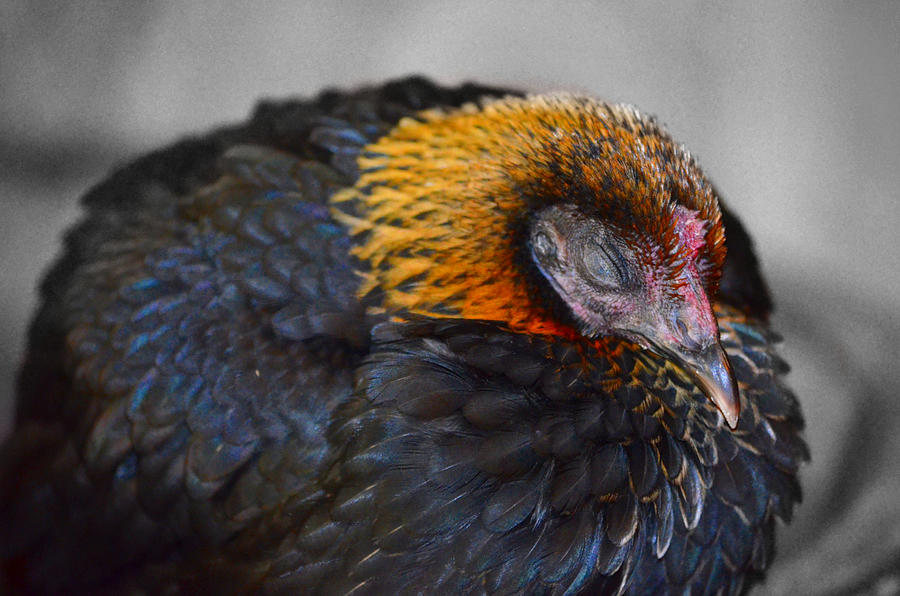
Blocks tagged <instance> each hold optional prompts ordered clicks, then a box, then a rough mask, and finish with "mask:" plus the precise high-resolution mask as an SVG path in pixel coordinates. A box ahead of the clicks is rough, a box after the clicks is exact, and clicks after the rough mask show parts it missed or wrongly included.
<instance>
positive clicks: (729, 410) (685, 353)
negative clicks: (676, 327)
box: [643, 334, 741, 430]
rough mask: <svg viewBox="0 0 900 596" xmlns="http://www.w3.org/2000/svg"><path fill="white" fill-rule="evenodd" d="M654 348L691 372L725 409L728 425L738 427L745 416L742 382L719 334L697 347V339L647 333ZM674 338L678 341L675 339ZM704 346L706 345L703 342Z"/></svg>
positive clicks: (705, 390) (721, 409)
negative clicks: (737, 377) (742, 410)
mask: <svg viewBox="0 0 900 596" xmlns="http://www.w3.org/2000/svg"><path fill="white" fill-rule="evenodd" d="M643 337H644V338H645V339H646V340H648V343H649V346H648V347H650V348H651V349H652V350H654V351H656V352H659V353H660V354H662V355H664V356H666V357H668V358H671V359H672V360H673V361H674V362H675V363H676V364H678V365H679V366H680V367H681V368H683V369H684V370H685V371H687V372H688V373H689V374H690V375H691V377H693V379H694V381H695V382H696V383H697V385H698V386H699V387H700V389H702V390H703V393H705V394H706V396H707V397H708V398H709V399H710V400H711V401H712V403H713V404H715V406H716V407H717V408H718V409H719V411H720V412H722V416H724V417H725V422H726V423H727V424H728V427H729V428H731V429H732V430H734V429H735V428H737V424H738V418H740V415H741V398H740V394H739V393H738V384H737V381H736V380H735V378H734V372H733V371H732V370H731V363H730V362H729V361H728V355H727V354H725V349H724V348H723V347H722V344H721V343H719V340H718V337H715V336H713V337H710V338H709V339H708V340H707V341H706V342H704V343H706V347H705V348H696V349H694V348H693V346H695V345H697V343H696V342H690V344H689V345H691V344H692V345H691V347H688V345H685V344H686V343H688V342H685V341H678V340H675V339H674V338H670V341H660V340H659V339H656V338H653V337H650V336H649V334H644V335H643ZM673 340H674V341H673ZM701 345H702V344H701Z"/></svg>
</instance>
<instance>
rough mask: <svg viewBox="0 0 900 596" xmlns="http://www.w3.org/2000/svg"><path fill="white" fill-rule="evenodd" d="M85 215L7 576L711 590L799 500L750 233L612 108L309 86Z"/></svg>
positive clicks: (17, 581)
mask: <svg viewBox="0 0 900 596" xmlns="http://www.w3.org/2000/svg"><path fill="white" fill-rule="evenodd" d="M491 98H494V99H491ZM85 204H86V207H87V211H88V214H87V217H86V218H85V220H84V221H83V222H82V223H81V224H79V225H78V226H77V227H76V228H75V229H74V230H73V231H72V232H71V233H70V234H69V236H68V238H67V243H66V253H65V255H64V256H63V258H62V260H61V261H60V262H59V263H58V264H57V265H56V266H55V267H54V269H53V270H52V271H51V272H50V274H49V275H48V278H47V280H46V281H45V282H44V285H43V287H42V296H43V304H42V306H41V309H40V311H39V312H38V314H37V316H36V318H35V320H34V323H33V326H32V330H31V335H30V346H29V353H28V357H27V359H26V362H25V365H24V367H23V371H22V375H21V378H20V386H19V402H18V410H17V423H16V424H17V428H16V431H15V433H14V435H13V436H12V437H11V438H10V439H9V440H8V441H7V443H6V445H5V447H4V450H3V455H2V460H0V470H2V476H0V477H2V481H0V521H2V522H3V523H2V524H0V527H2V528H4V529H0V539H2V540H0V543H2V544H3V545H4V546H3V550H2V551H0V554H2V556H3V557H5V558H6V563H5V569H6V573H7V577H8V578H9V579H10V581H11V582H12V583H13V584H14V585H16V586H19V587H21V589H23V590H35V591H48V592H52V591H57V590H61V589H66V590H74V591H79V590H84V591H98V590H105V591H110V592H124V591H134V590H146V591H162V590H168V591H183V592H191V591H194V590H197V589H200V588H204V589H213V590H217V591H222V592H250V591H260V590H262V591H274V592H294V593H328V594H341V593H347V594H349V593H353V594H364V593H518V592H521V593H531V594H544V593H546V594H557V593H558V594H563V593H569V594H571V593H629V594H665V593H672V594H674V593H679V594H680V593H684V592H685V591H689V592H690V593H694V594H715V593H738V592H740V591H741V590H742V589H743V588H745V587H746V586H748V585H750V583H752V581H754V580H756V579H758V578H759V577H761V574H762V572H763V571H764V569H765V567H766V565H767V564H768V561H769V559H770V558H771V556H772V549H773V546H772V545H773V541H774V526H775V520H776V519H781V520H783V521H788V520H789V519H790V517H791V513H792V510H793V507H794V504H795V503H796V502H797V501H798V500H799V498H800V489H799V485H798V483H797V480H796V472H797V469H798V466H799V464H800V463H801V462H802V461H803V460H804V459H806V457H807V451H806V446H805V444H804V442H803V440H802V438H801V436H800V431H801V430H802V418H801V415H800V411H799V406H798V404H797V403H796V400H795V398H794V397H793V395H792V394H791V393H790V392H789V391H788V390H787V389H785V387H784V386H783V384H782V381H781V375H782V374H783V373H784V372H785V371H786V366H785V365H784V363H783V362H782V361H781V360H780V359H779V358H778V356H777V354H776V353H775V343H776V339H775V336H774V334H773V333H772V332H771V331H770V330H769V328H768V324H767V315H768V312H769V309H770V304H769V299H768V293H767V290H766V288H765V285H764V283H763V281H762V279H761V276H760V274H759V270H758V265H757V262H756V259H755V257H754V255H753V251H752V247H751V244H750V241H749V238H748V237H747V235H746V233H745V232H744V231H743V228H742V227H741V226H740V223H739V222H738V221H737V220H736V219H735V218H734V217H733V216H731V215H730V213H728V212H727V211H725V210H724V209H723V208H721V206H720V204H719V202H718V199H717V197H716V193H715V190H714V189H713V188H712V186H711V185H710V184H709V183H708V182H707V181H706V179H705V178H704V177H703V176H702V173H700V171H699V169H698V168H697V167H696V165H695V164H694V162H693V160H692V159H691V158H690V156H689V155H688V154H687V153H686V152H685V151H684V150H683V149H682V148H681V147H680V146H679V145H677V144H676V143H674V141H672V140H671V139H670V138H669V137H668V135H667V134H666V133H665V132H664V131H663V130H662V128H661V127H659V126H658V125H657V124H656V123H655V122H653V121H652V119H649V118H646V117H644V116H642V115H641V114H639V113H638V112H637V111H635V110H633V109H632V108H627V107H622V106H610V105H608V104H604V103H602V102H598V101H596V100H592V99H589V98H581V97H577V96H568V95H553V96H535V97H521V96H518V95H517V94H514V93H510V92H508V91H506V90H501V89H492V88H484V87H477V86H472V85H466V86H462V87H458V88H450V89H445V88H440V87H436V86H433V85H431V84H430V83H428V82H427V81H424V80H421V79H408V80H404V81H397V82H393V83H389V84H387V85H384V86H380V87H373V88H367V89H363V90H360V91H356V92H352V93H338V92H326V93H323V94H322V95H320V96H319V97H318V98H316V99H314V100H310V101H291V102H284V103H264V104H262V105H261V106H260V107H259V108H258V109H257V111H256V113H255V114H254V116H253V118H252V119H251V120H250V121H249V122H248V123H246V124H243V125H240V126H236V127H231V128H226V129H222V130H220V131H217V132H215V133H213V134H211V135H209V136H207V137H204V138H200V139H192V140H187V141H183V142H181V143H179V144H177V145H175V146H174V147H171V148H169V149H166V150H163V151H161V152H158V153H155V154H151V155H150V156H147V157H145V158H142V159H140V160H138V161H137V162H135V163H134V164H132V165H129V166H127V167H125V168H123V169H122V170H120V171H119V172H117V173H116V174H114V175H113V176H112V177H111V178H110V179H109V180H107V181H105V182H103V183H101V184H100V185H99V186H97V187H96V188H94V189H93V190H92V191H91V192H90V193H89V194H88V195H87V198H86V200H85ZM726 248H727V253H726ZM729 427H731V428H729Z"/></svg>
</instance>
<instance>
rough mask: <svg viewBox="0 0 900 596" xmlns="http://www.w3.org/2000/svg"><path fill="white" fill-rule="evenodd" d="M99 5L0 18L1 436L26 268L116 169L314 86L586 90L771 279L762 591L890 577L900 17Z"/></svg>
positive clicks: (41, 263) (39, 260)
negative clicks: (691, 158) (705, 183)
mask: <svg viewBox="0 0 900 596" xmlns="http://www.w3.org/2000/svg"><path fill="white" fill-rule="evenodd" d="M107 6H108V4H107V3H105V2H100V1H93V2H92V1H84V2H79V3H72V4H60V3H51V2H26V1H12V2H10V1H7V2H6V3H5V4H3V5H0V201H2V205H3V217H2V218H0V251H2V257H3V259H2V263H3V265H2V270H0V271H2V284H0V317H2V325H0V333H2V334H3V342H2V344H0V350H2V351H0V356H2V360H0V362H2V365H0V434H4V433H5V432H6V431H7V430H8V428H9V425H10V422H9V416H10V412H11V394H12V393H11V391H12V389H11V388H12V379H13V375H14V371H15V368H16V366H17V364H18V360H19V359H20V357H21V352H22V350H23V348H24V333H25V328H26V324H27V321H28V318H29V316H30V315H29V313H30V311H31V310H32V308H33V301H34V298H35V293H34V288H35V285H36V282H37V280H38V278H39V275H40V272H41V271H42V270H44V268H45V267H46V266H47V264H48V262H49V260H50V259H51V258H52V255H53V254H55V252H56V251H57V250H58V247H59V237H60V233H61V230H63V229H64V227H65V226H68V225H70V224H71V223H72V222H73V221H74V220H75V219H76V217H77V213H78V209H77V206H76V203H75V201H76V199H77V197H78V196H79V195H81V194H82V193H83V192H84V191H85V189H86V188H88V187H89V186H90V185H91V184H92V183H94V182H96V181H97V180H99V179H101V178H102V177H103V176H104V175H106V173H108V171H109V170H110V168H111V167H113V166H114V165H115V164H119V163H122V162H123V161H125V160H128V159H130V158H131V157H134V156H136V155H138V154H140V153H142V152H144V151H146V150H149V149H151V148H154V147H158V146H160V145H163V144H165V143H168V142H171V141H173V140H175V139H177V138H178V137H179V136H181V135H184V134H185V133H190V132H202V131H204V130H206V129H208V128H210V127H211V126H214V125H216V124H220V123H225V122H229V121H235V120H240V119H243V118H245V117H246V115H247V114H248V112H249V111H250V109H251V108H252V106H253V104H254V102H255V101H256V100H257V99H258V98H259V97H262V96H284V95H309V94H312V93H314V92H315V91H317V90H319V89H320V88H322V87H324V86H328V85H340V86H353V85H357V84H360V83H362V82H366V81H379V80H382V79H384V78H387V77H391V76H399V75H404V74H408V73H412V72H420V73H424V74H427V75H429V76H431V77H433V78H435V79H436V80H438V81H440V82H445V83H451V82H458V81H462V80H465V79H475V80H479V81H483V82H489V83H498V84H506V85H513V86H518V87H521V88H525V89H531V90H538V91H540V90H550V89H566V90H575V91H583V92H588V93H591V94H594V95H598V96H601V97H603V98H606V99H609V100H613V101H624V102H629V103H633V104H636V105H637V106H639V107H640V108H641V109H642V110H643V111H647V112H650V113H654V114H657V115H658V116H659V118H660V120H662V121H663V122H664V123H666V124H667V125H668V127H669V128H670V130H671V131H672V132H673V134H674V135H675V136H676V138H678V139H679V140H681V141H682V142H684V143H685V144H686V146H687V147H688V148H689V149H690V150H691V151H692V152H693V153H694V155H696V156H697V157H698V159H699V161H700V163H701V164H702V166H703V167H704V169H705V171H706V172H707V174H708V175H709V176H710V177H711V178H712V179H713V180H714V181H715V182H716V184H717V185H718V187H719V188H720V189H721V191H722V192H723V194H724V196H725V197H726V198H727V200H728V201H729V203H730V204H731V205H732V206H733V207H734V209H735V210H736V211H737V212H738V213H739V214H740V215H741V217H742V218H743V220H744V222H745V223H746V225H747V227H748V228H749V230H750V231H751V232H752V233H753V235H754V237H755V238H756V240H757V245H758V248H759V253H760V256H761V259H762V262H763V265H764V268H765V270H766V271H767V273H769V276H770V279H771V281H772V289H773V291H774V294H775V298H776V300H777V301H778V303H779V304H780V306H781V308H780V310H779V313H778V316H777V317H776V319H775V323H776V325H777V327H778V328H779V329H780V330H781V331H782V332H783V334H784V335H785V337H786V344H785V353H786V355H787V356H788V359H789V360H790V361H791V363H792V364H793V366H794V373H793V374H792V375H791V377H790V381H791V384H792V386H793V387H794V388H795V389H796V391H797V393H798V394H799V395H800V398H801V400H802V402H803V404H804V409H805V412H806V415H807V420H808V427H809V430H808V435H807V436H808V438H809V441H810V444H811V447H812V452H813V458H814V459H813V463H812V465H810V466H809V467H808V468H807V469H806V470H805V471H804V473H803V481H804V485H805V488H806V494H807V500H806V503H805V504H804V506H803V507H802V509H801V512H800V515H799V517H798V520H797V521H796V522H795V523H794V524H793V525H792V526H791V527H790V529H789V530H788V531H786V532H783V535H784V540H785V546H784V547H783V548H782V551H783V556H782V558H781V560H780V562H779V563H780V565H779V567H778V569H776V571H775V573H774V574H773V576H772V578H771V582H770V583H769V585H768V587H767V589H766V590H765V592H766V593H769V592H770V591H771V592H772V593H789V592H793V593H794V594H797V593H801V594H802V593H822V592H823V591H827V590H830V589H836V590H840V587H841V586H842V585H849V582H851V580H852V578H853V577H856V576H859V577H862V576H863V575H864V574H865V572H866V570H867V569H869V568H872V569H874V568H877V567H879V566H884V565H887V564H888V563H886V561H888V560H890V558H891V557H893V558H894V560H895V561H898V562H900V523H898V522H897V519H898V518H900V511H898V509H900V506H898V501H900V499H898V496H897V495H898V494H900V467H898V462H897V461H895V459H896V455H897V454H898V453H900V444H898V442H900V440H898V434H900V433H898V432H897V430H896V429H897V428H900V415H898V414H897V412H898V410H900V402H898V398H897V395H896V394H897V391H898V389H900V372H898V366H897V364H896V359H897V354H898V352H900V332H898V329H900V291H898V290H900V265H898V262H900V243H898V241H897V228H898V225H900V200H898V199H900V191H898V189H900V117H898V114H897V108H898V106H900V2H880V3H879V2H866V3H849V2H848V3H809V4H800V3H785V2H753V3H734V4H731V5H727V6H721V5H717V4H713V3H707V2H699V1H695V2H682V3H675V4H674V5H673V4H670V3H664V2H660V3H646V2H639V3H617V4H613V3H607V2H574V3H566V4H560V5H557V4H555V3H543V2H512V1H506V2H484V1H455V2H424V3H409V4H405V3H399V2H387V3H374V2H372V3H362V2H360V3H351V2H335V3H327V2H311V3H296V2H291V1H288V0H282V1H275V2H268V3H264V4H262V5H259V6H256V7H254V8H253V9H248V8H237V5H236V4H235V5H227V6H222V5H219V4H215V3H207V2H192V3H174V2H173V3H167V2H161V3H155V4H143V5H142V6H141V7H137V6H136V5H135V6H131V5H130V4H125V5H123V6H119V7H117V8H115V9H113V10H109V9H108V8H107ZM861 552H864V553H865V557H860V556H854V555H858V554H859V553H861ZM810 553H812V554H810ZM813 555H815V556H813ZM895 564H896V563H895ZM898 577H900V576H898ZM883 581H884V582H888V583H886V584H883V585H882V584H879V585H878V586H874V587H873V590H875V589H882V588H883V589H886V590H888V591H886V592H884V593H888V594H890V593H894V592H891V591H890V590H891V589H894V588H896V590H900V579H897V578H895V579H894V580H892V579H890V577H888V578H887V579H884V580H883ZM891 581H894V582H895V583H894V584H891V583H890V582H891ZM884 586H887V587H886V588H884ZM891 586H894V588H891ZM873 593H874V592H873Z"/></svg>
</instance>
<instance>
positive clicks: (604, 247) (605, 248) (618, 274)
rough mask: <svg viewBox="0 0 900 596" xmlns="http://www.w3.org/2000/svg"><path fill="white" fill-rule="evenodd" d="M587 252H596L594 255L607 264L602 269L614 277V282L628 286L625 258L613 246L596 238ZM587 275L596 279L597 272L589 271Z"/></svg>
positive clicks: (628, 278)
mask: <svg viewBox="0 0 900 596" xmlns="http://www.w3.org/2000/svg"><path fill="white" fill-rule="evenodd" d="M588 250H594V251H596V254H598V256H600V257H601V258H602V259H603V261H604V262H605V263H606V264H607V266H606V267H604V269H605V270H608V271H609V273H610V274H611V275H612V276H614V277H615V281H616V282H618V283H619V284H621V285H623V286H624V285H627V284H628V282H629V280H630V277H629V275H628V267H627V264H626V262H625V258H624V257H623V256H622V254H621V253H620V252H619V251H618V250H617V249H616V248H615V247H614V246H611V245H610V244H608V243H607V242H604V241H603V240H601V239H599V238H598V239H594V240H592V241H590V243H589V246H588ZM589 273H590V274H591V275H592V276H593V277H595V279H596V278H597V271H589Z"/></svg>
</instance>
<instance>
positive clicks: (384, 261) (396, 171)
mask: <svg viewBox="0 0 900 596" xmlns="http://www.w3.org/2000/svg"><path fill="white" fill-rule="evenodd" d="M359 166H360V169H361V175H360V178H359V180H358V182H357V184H356V185H355V186H354V187H353V188H351V189H349V190H347V191H345V192H344V193H341V194H340V195H338V196H337V197H336V198H335V199H334V201H335V210H334V212H335V216H336V217H337V218H338V219H340V220H342V221H343V222H344V223H346V224H347V225H348V226H349V228H350V230H351V233H352V234H354V236H355V237H356V238H357V245H356V247H355V248H354V254H355V256H356V257H357V258H358V259H359V260H360V261H361V262H362V264H363V276H364V281H363V283H362V285H361V290H360V291H361V294H362V296H363V297H364V299H365V300H367V301H368V303H369V304H370V305H372V306H376V307H379V308H383V309H385V310H386V311H387V312H389V313H392V314H401V313H416V314H424V315H428V316H434V317H463V318H471V319H484V320H493V321H499V322H501V323H503V324H504V325H506V326H508V327H509V328H510V329H511V330H513V331H518V332H524V333H537V334H542V335H556V336H563V337H566V338H568V339H573V338H576V337H583V338H587V339H588V340H594V341H595V342H602V340H603V339H604V338H608V337H617V338H621V339H625V340H627V341H631V342H634V343H636V344H639V345H641V346H643V347H644V348H646V349H649V350H651V351H654V352H657V353H659V354H661V355H663V356H665V357H666V358H668V359H670V360H672V361H673V362H675V363H676V364H678V365H679V366H681V367H682V368H683V369H685V370H686V371H687V372H688V373H690V374H691V375H692V376H693V378H694V379H695V380H696V382H697V384H698V385H699V386H700V387H701V388H702V389H703V391H704V393H705V394H706V395H707V396H708V397H709V398H710V399H711V400H712V401H713V403H715V405H716V406H717V407H718V408H719V410H720V411H721V412H722V414H723V416H724V417H725V419H726V421H727V422H728V424H729V425H730V426H731V427H732V428H733V427H734V426H736V424H737V419H738V415H739V407H740V406H739V403H740V402H739V398H738V393H737V384H736V382H735V380H734V376H733V374H732V372H731V367H730V364H729V361H728V358H727V356H726V354H725V351H724V350H723V349H722V347H721V345H720V343H719V332H718V325H717V322H716V317H715V314H714V312H713V309H712V305H711V302H712V301H711V297H713V296H714V295H715V292H716V290H717V287H718V281H719V277H720V275H721V269H722V265H723V263H724V259H725V244H724V229H723V226H722V222H721V213H720V210H719V206H718V201H717V199H716V197H715V194H714V192H713V190H712V186H711V185H710V184H709V182H708V181H707V180H706V178H705V177H704V176H703V174H702V172H701V171H700V170H699V168H698V167H697V165H696V164H695V163H694V161H693V160H692V158H691V157H690V155H689V154H688V153H687V152H686V151H685V150H684V149H683V148H682V147H681V146H680V145H678V144H677V143H675V142H674V141H673V140H672V139H671V137H670V136H669V135H668V134H667V133H666V132H665V131H664V130H663V129H662V128H661V127H660V126H659V125H657V124H656V122H655V121H654V120H653V119H652V118H648V117H645V116H643V115H641V114H640V113H639V112H638V111H636V110H635V109H633V108H631V107H628V106H620V105H610V104H606V103H602V102H599V101H597V100H594V99H591V98H586V97H578V96H572V95H549V96H532V97H527V98H506V99H502V100H492V101H486V102H485V103H483V104H481V105H466V106H464V107H462V108H460V109H457V110H453V111H440V110H433V111H428V112H424V113H422V114H420V115H419V117H418V118H416V119H405V120H403V121H401V122H400V123H399V125H398V126H397V127H396V128H395V129H394V130H393V131H391V132H390V133H389V134H387V135H386V136H384V137H382V138H381V139H380V140H378V141H377V142H375V143H373V144H372V145H369V146H368V147H367V148H366V150H365V152H364V153H363V155H362V156H361V157H360V159H359ZM598 345H599V344H598Z"/></svg>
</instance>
